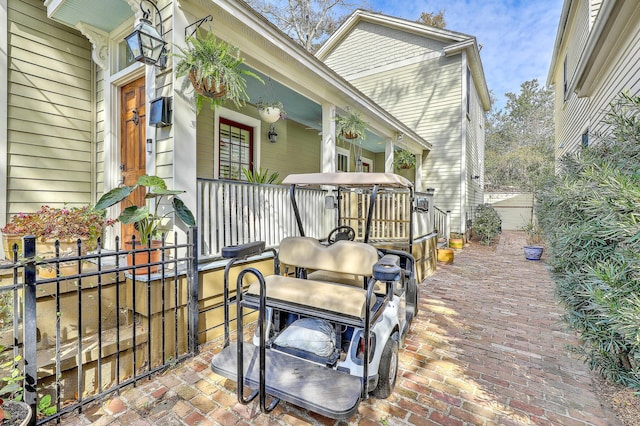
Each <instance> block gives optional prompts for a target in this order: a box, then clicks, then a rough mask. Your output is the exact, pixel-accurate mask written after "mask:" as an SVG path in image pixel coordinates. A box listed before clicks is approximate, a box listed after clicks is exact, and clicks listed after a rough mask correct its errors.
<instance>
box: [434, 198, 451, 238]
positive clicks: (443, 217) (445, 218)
mask: <svg viewBox="0 0 640 426" xmlns="http://www.w3.org/2000/svg"><path fill="white" fill-rule="evenodd" d="M433 211H434V224H435V229H436V230H437V231H438V239H440V238H446V243H447V245H448V243H449V234H450V233H451V229H450V227H451V213H450V212H444V211H442V210H440V209H439V208H437V207H434V209H433Z"/></svg>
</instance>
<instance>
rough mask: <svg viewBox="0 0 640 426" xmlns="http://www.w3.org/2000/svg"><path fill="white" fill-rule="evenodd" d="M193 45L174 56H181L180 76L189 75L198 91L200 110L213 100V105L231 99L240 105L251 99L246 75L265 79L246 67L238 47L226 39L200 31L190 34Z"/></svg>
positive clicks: (198, 107)
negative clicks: (206, 102)
mask: <svg viewBox="0 0 640 426" xmlns="http://www.w3.org/2000/svg"><path fill="white" fill-rule="evenodd" d="M186 41H187V44H188V45H189V47H187V48H184V49H183V48H181V47H179V46H178V50H180V53H175V54H174V55H173V56H175V57H177V58H178V59H179V62H178V63H177V65H176V67H175V70H176V75H177V76H178V77H182V76H188V78H189V81H191V84H192V85H193V88H194V89H195V91H196V105H197V110H198V111H200V109H201V108H202V104H203V103H204V102H205V101H207V100H208V101H209V102H210V104H211V108H212V109H213V108H215V107H216V106H218V105H221V104H222V103H224V102H227V101H230V102H233V103H234V104H235V106H236V107H238V108H240V107H242V106H244V105H245V103H246V101H248V100H249V95H247V81H246V77H247V76H249V77H253V78H256V79H257V80H259V81H260V82H262V83H264V82H263V81H262V79H261V78H260V77H259V76H258V75H256V74H255V73H253V72H251V71H250V70H248V69H246V68H244V67H242V66H241V65H242V63H243V62H244V59H243V58H242V57H240V51H239V49H238V48H236V47H235V46H232V45H231V44H229V43H226V42H224V41H222V40H220V41H218V40H217V39H216V37H215V35H213V33H206V35H204V36H202V33H200V32H198V35H197V36H191V37H187V39H186Z"/></svg>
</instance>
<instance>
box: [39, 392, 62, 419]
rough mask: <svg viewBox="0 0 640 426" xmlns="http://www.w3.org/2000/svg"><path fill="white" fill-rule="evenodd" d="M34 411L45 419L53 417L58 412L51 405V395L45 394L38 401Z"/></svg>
mask: <svg viewBox="0 0 640 426" xmlns="http://www.w3.org/2000/svg"><path fill="white" fill-rule="evenodd" d="M36 411H37V413H38V416H42V417H47V416H52V415H54V414H55V413H56V412H57V411H58V410H57V409H56V406H55V405H52V400H51V395H49V394H46V395H43V396H42V398H40V399H39V400H38V405H37V406H36Z"/></svg>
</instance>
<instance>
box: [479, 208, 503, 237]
mask: <svg viewBox="0 0 640 426" xmlns="http://www.w3.org/2000/svg"><path fill="white" fill-rule="evenodd" d="M501 232H502V219H500V215H498V212H497V211H496V209H494V208H493V207H492V206H491V205H489V204H481V205H479V206H478V210H476V217H475V219H474V221H473V237H474V238H476V239H478V241H480V243H482V244H485V245H490V244H491V243H493V241H494V240H495V239H496V237H497V236H498V235H500V233H501Z"/></svg>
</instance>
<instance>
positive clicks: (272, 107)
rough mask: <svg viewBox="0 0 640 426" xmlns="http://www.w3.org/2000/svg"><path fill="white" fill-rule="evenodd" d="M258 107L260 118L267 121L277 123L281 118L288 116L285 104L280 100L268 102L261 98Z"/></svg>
mask: <svg viewBox="0 0 640 426" xmlns="http://www.w3.org/2000/svg"><path fill="white" fill-rule="evenodd" d="M256 108H257V109H258V114H260V118H261V119H262V121H266V122H267V123H269V124H271V123H275V122H276V121H278V120H280V119H281V118H282V119H283V120H284V119H285V118H287V113H286V112H285V111H284V105H282V102H280V101H272V102H266V101H263V100H262V99H260V100H259V101H258V103H257V104H256Z"/></svg>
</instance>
